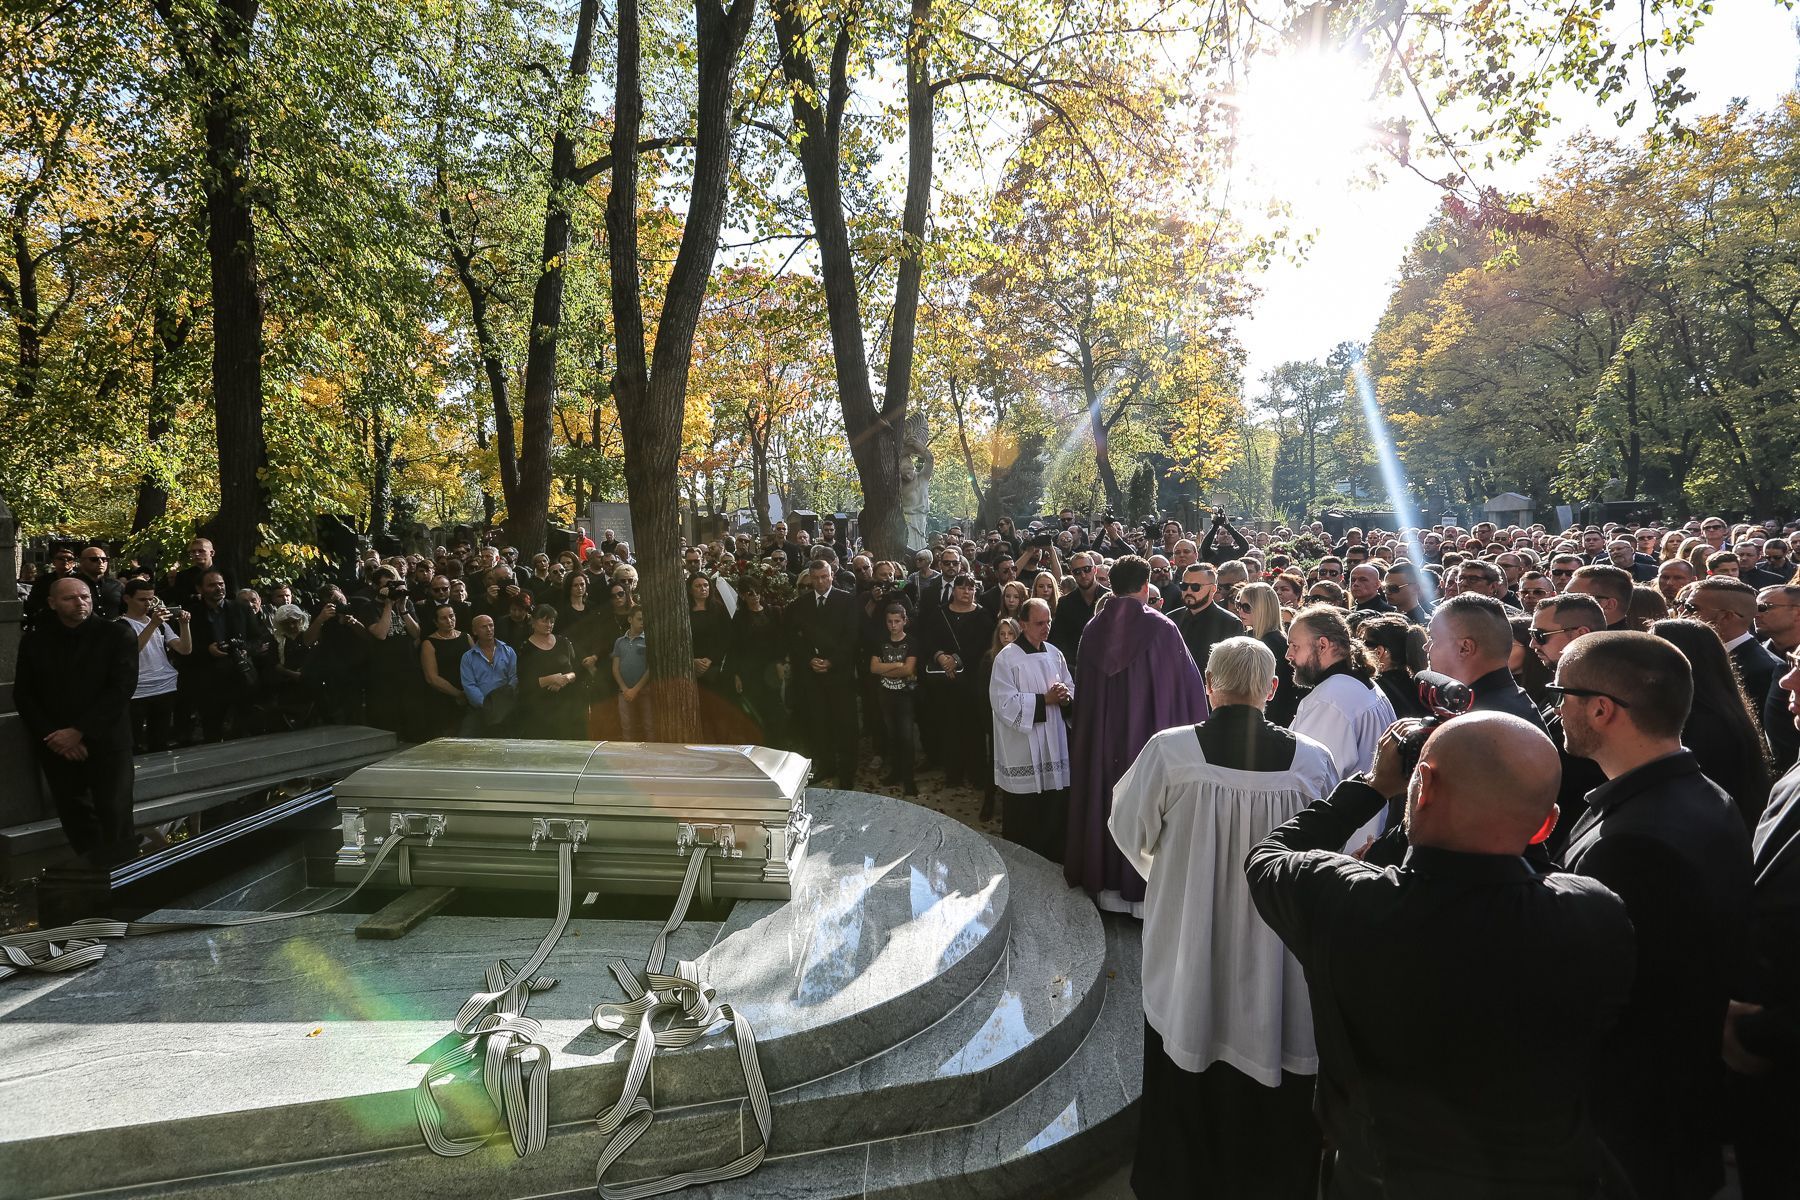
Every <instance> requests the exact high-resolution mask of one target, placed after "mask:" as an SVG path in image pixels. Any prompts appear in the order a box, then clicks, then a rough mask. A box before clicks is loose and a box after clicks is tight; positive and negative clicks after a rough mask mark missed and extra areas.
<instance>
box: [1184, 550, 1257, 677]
mask: <svg viewBox="0 0 1800 1200" xmlns="http://www.w3.org/2000/svg"><path fill="white" fill-rule="evenodd" d="M1180 588H1181V607H1179V608H1176V609H1172V610H1170V611H1169V614H1168V615H1169V616H1170V617H1171V618H1172V619H1173V620H1174V622H1175V628H1177V629H1179V630H1181V640H1182V641H1183V642H1185V643H1187V648H1188V653H1189V654H1191V655H1193V656H1194V665H1195V666H1196V667H1199V668H1200V669H1201V670H1202V672H1204V670H1205V664H1206V660H1207V659H1208V658H1209V657H1210V656H1211V655H1212V648H1213V647H1214V646H1216V645H1218V644H1219V643H1220V642H1222V641H1224V640H1225V639H1226V638H1234V637H1242V636H1243V634H1244V623H1243V622H1242V621H1240V620H1238V618H1237V617H1236V616H1234V615H1233V614H1231V613H1229V612H1227V611H1226V610H1225V608H1224V606H1223V605H1220V604H1219V603H1217V601H1218V598H1219V575H1218V572H1217V571H1216V570H1215V569H1214V568H1213V567H1212V566H1211V564H1209V563H1195V564H1194V565H1192V566H1190V567H1188V568H1187V569H1186V570H1185V571H1183V572H1182V573H1181V584H1180Z"/></svg>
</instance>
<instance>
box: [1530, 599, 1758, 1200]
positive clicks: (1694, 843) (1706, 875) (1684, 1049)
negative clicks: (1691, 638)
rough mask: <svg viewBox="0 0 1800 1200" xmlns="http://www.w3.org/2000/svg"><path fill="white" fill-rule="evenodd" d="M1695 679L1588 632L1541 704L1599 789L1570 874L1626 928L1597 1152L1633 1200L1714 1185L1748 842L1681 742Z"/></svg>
mask: <svg viewBox="0 0 1800 1200" xmlns="http://www.w3.org/2000/svg"><path fill="white" fill-rule="evenodd" d="M1693 692H1694V683H1693V672H1692V669H1691V668H1690V667H1689V665H1688V661H1687V659H1686V658H1684V657H1683V656H1682V654H1681V652H1680V651H1679V650H1677V649H1676V648H1675V647H1674V646H1672V645H1670V644H1669V643H1668V642H1666V641H1664V640H1662V639H1661V638H1658V637H1655V636H1653V635H1651V634H1646V633H1633V632H1601V633H1594V634H1589V635H1588V636H1586V637H1583V638H1581V639H1579V640H1578V641H1576V642H1575V644H1574V645H1572V646H1570V647H1569V648H1568V649H1567V650H1566V651H1565V652H1564V653H1563V656H1562V659H1561V661H1560V662H1559V663H1558V665H1557V672H1556V683H1555V684H1553V685H1551V686H1550V688H1549V693H1550V697H1551V703H1552V704H1554V705H1556V706H1557V707H1558V709H1559V711H1560V712H1561V714H1562V719H1563V728H1564V731H1565V734H1566V736H1567V738H1568V750H1569V753H1571V754H1576V755H1580V756H1582V757H1585V758H1591V759H1593V760H1594V761H1595V762H1596V763H1598V764H1599V766H1600V769H1601V770H1602V771H1603V772H1605V774H1606V779H1607V782H1606V783H1604V784H1602V785H1601V786H1600V787H1598V788H1595V789H1594V791H1593V792H1591V793H1590V794H1589V796H1588V811H1587V812H1586V813H1585V814H1584V815H1583V816H1582V818H1581V820H1580V821H1579V822H1578V823H1577V824H1576V825H1575V828H1574V829H1573V830H1572V831H1571V834H1570V837H1569V846H1568V851H1567V853H1566V855H1565V859H1564V861H1565V863H1566V864H1567V867H1568V869H1569V870H1570V871H1572V872H1574V873H1575V874H1578V875H1587V876H1590V877H1591V878H1594V879H1598V880H1599V881H1600V882H1601V883H1604V884H1605V885H1606V886H1607V887H1609V888H1611V889H1612V890H1613V891H1614V892H1616V893H1617V894H1618V895H1619V897H1620V898H1621V899H1622V900H1624V901H1625V906H1626V908H1627V909H1629V910H1630V913H1631V922H1632V924H1633V925H1634V926H1635V927H1636V929H1637V963H1638V969H1637V978H1636V980H1635V981H1634V983H1633V985H1632V991H1631V999H1630V1001H1629V1002H1628V1003H1627V1005H1626V1008H1625V1012H1624V1014H1623V1017H1622V1019H1621V1021H1620V1023H1619V1026H1618V1028H1617V1029H1616V1030H1615V1031H1614V1032H1613V1034H1612V1035H1611V1036H1610V1037H1609V1038H1608V1039H1607V1040H1606V1041H1605V1042H1604V1043H1603V1044H1602V1047H1601V1051H1600V1055H1599V1057H1598V1059H1597V1061H1596V1064H1595V1070H1594V1073H1593V1078H1594V1120H1595V1124H1596V1125H1597V1127H1598V1128H1599V1131H1600V1138H1601V1141H1602V1142H1604V1143H1605V1144H1606V1147H1607V1149H1608V1150H1610V1151H1611V1152H1612V1156H1613V1158H1614V1159H1615V1160H1617V1161H1618V1163H1619V1164H1620V1165H1621V1166H1622V1167H1623V1168H1624V1170H1625V1173H1626V1175H1627V1176H1629V1178H1630V1180H1631V1183H1632V1185H1633V1187H1635V1188H1636V1190H1637V1194H1638V1195H1639V1196H1655V1197H1670V1198H1672V1200H1677V1198H1678V1200H1690V1198H1691V1200H1701V1198H1703V1197H1710V1196H1712V1195H1713V1194H1714V1193H1715V1192H1717V1191H1718V1190H1719V1188H1720V1187H1721V1186H1722V1185H1723V1184H1724V1182H1725V1172H1724V1164H1723V1156H1722V1154H1721V1147H1720V1141H1719V1136H1718V1133H1717V1130H1718V1128H1719V1121H1718V1114H1719V1112H1720V1110H1721V1107H1722V1105H1723V1101H1724V1095H1723V1087H1722V1085H1723V1082H1724V1079H1723V1073H1722V1070H1721V1063H1720V1031H1721V1029H1722V1028H1723V1026H1724V1021H1725V1015H1726V1005H1727V1002H1728V1000H1729V999H1730V997H1731V995H1732V989H1733V988H1734V987H1735V986H1737V984H1738V983H1739V982H1740V981H1741V980H1742V978H1743V972H1744V969H1745V967H1746V965H1747V955H1746V946H1745V941H1744V932H1745V923H1746V920H1747V918H1748V916H1749V909H1750V894H1751V857H1750V839H1749V835H1748V833H1747V832H1746V831H1745V829H1744V822H1743V819H1742V818H1741V817H1740V816H1739V815H1738V810H1737V806H1736V805H1735V804H1733V803H1732V801H1731V797H1730V796H1728V795H1726V794H1725V792H1724V791H1723V790H1722V789H1721V788H1720V787H1719V786H1718V785H1717V784H1715V783H1713V782H1712V781H1711V780H1709V779H1707V778H1706V776H1705V775H1703V774H1702V773H1701V771H1700V766H1699V763H1698V762H1696V761H1695V759H1694V755H1693V752H1692V751H1690V750H1687V749H1685V748H1683V746H1682V744H1681V731H1682V727H1683V725H1684V724H1685V723H1686V721H1687V716H1688V709H1689V706H1690V705H1691V703H1692V701H1693Z"/></svg>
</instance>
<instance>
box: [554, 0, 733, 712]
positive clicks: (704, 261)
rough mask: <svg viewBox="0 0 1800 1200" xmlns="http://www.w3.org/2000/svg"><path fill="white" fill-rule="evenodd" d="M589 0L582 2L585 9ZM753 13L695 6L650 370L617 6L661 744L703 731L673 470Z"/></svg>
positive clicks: (642, 572) (628, 21) (625, 419)
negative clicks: (678, 203)
mask: <svg viewBox="0 0 1800 1200" xmlns="http://www.w3.org/2000/svg"><path fill="white" fill-rule="evenodd" d="M594 2H595V0H583V11H584V13H585V12H587V11H588V10H589V8H590V6H592V5H593V4H594ZM754 11H755V2H754V0H733V3H732V5H731V7H730V8H729V9H722V8H720V7H719V5H718V4H717V3H716V2H715V0H695V3H694V18H695V32H696V34H697V35H698V37H697V42H698V45H697V50H698V76H699V88H698V102H697V105H696V120H697V131H696V132H697V137H696V139H695V147H694V178H693V184H692V187H691V189H690V191H689V196H688V209H687V220H686V221H685V222H684V223H683V226H682V230H681V247H680V249H679V250H678V251H677V252H676V255H675V266H674V269H673V270H672V271H671V272H670V274H669V286H668V288H667V290H666V292H665V293H664V298H663V305H662V311H661V314H660V315H659V317H658V319H657V328H656V344H655V351H654V357H653V359H652V360H650V361H654V362H655V363H656V374H655V375H654V376H652V375H651V374H650V373H649V369H648V365H649V364H648V361H647V360H646V356H645V349H646V346H645V340H644V338H645V328H644V312H643V302H642V280H641V277H640V266H639V262H638V215H637V183H638V172H637V148H638V134H639V131H640V129H641V127H642V124H643V108H644V99H643V93H642V77H641V69H640V64H639V56H640V53H641V49H640V47H641V38H642V34H641V32H640V27H639V18H638V8H637V0H625V2H624V3H621V4H620V5H619V11H618V35H619V56H618V70H617V79H616V84H615V92H614V118H613V121H614V123H613V141H612V193H611V194H610V195H609V196H608V197H607V199H606V232H607V263H608V267H609V270H610V276H611V283H612V305H613V332H614V337H615V338H616V340H617V343H618V360H619V370H618V376H617V379H616V382H615V388H616V393H617V396H618V404H619V427H620V432H621V435H622V440H623V443H624V448H625V454H624V458H625V484H626V489H627V492H628V494H629V497H630V500H631V516H632V527H633V529H634V530H635V531H636V533H637V546H636V547H635V549H636V551H637V558H638V578H639V581H640V585H641V588H642V591H643V596H644V600H645V605H644V608H645V612H646V615H647V621H646V630H645V631H646V633H647V634H648V635H649V637H648V642H649V659H650V662H649V666H650V695H651V698H652V712H653V714H654V719H655V728H656V736H657V739H658V740H661V741H676V742H679V741H692V740H694V739H696V738H697V737H698V736H699V735H700V732H701V731H700V708H699V700H698V696H697V695H696V692H697V689H696V688H695V685H694V660H693V637H692V631H691V629H690V627H689V624H688V605H687V602H686V598H685V592H684V581H683V578H682V569H681V555H680V548H679V540H680V532H679V530H680V503H681V497H680V490H679V485H678V483H677V476H676V467H677V465H678V462H679V459H680V452H681V425H682V415H683V411H684V409H685V406H686V398H687V380H688V371H689V368H690V367H691V366H692V363H693V354H694V331H695V329H696V328H697V327H698V326H699V323H700V306H701V303H702V301H703V300H704V299H705V297H706V284H707V279H708V276H709V275H710V274H711V272H712V262H713V258H714V257H715V256H716V255H717V253H718V249H719V230H720V227H721V226H722V225H723V223H724V217H725V200H726V192H727V188H728V186H729V176H728V171H729V167H730V165H731V84H732V75H733V74H734V72H735V71H736V68H737V60H738V55H739V53H740V52H741V51H742V49H743V45H744V38H745V36H746V35H747V34H748V33H749V29H750V17H751V14H752V13H753V12H754Z"/></svg>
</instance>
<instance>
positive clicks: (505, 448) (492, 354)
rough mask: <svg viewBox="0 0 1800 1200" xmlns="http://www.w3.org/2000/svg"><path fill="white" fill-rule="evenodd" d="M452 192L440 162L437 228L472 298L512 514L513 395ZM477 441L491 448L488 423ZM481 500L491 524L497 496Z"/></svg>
mask: <svg viewBox="0 0 1800 1200" xmlns="http://www.w3.org/2000/svg"><path fill="white" fill-rule="evenodd" d="M449 194H450V192H449V182H448V180H447V179H446V177H445V174H444V167H443V164H442V163H441V162H440V163H439V164H438V228H439V229H440V230H442V232H443V235H444V249H445V250H446V252H448V254H449V255H450V262H451V265H453V266H454V267H455V268H456V278H457V280H458V282H460V283H461V284H462V287H463V293H464V294H465V295H467V296H468V298H469V320H470V322H471V324H472V325H473V326H474V328H475V345H476V354H477V356H478V357H479V358H480V359H481V370H482V374H484V375H485V376H486V377H487V384H488V396H489V397H490V399H491V400H492V402H493V406H494V438H495V444H496V451H495V453H496V455H497V457H498V458H499V460H500V494H501V496H502V497H503V498H504V499H505V500H506V511H507V512H508V513H511V512H512V511H513V510H514V508H515V506H517V505H518V504H519V503H520V499H519V456H518V451H517V449H516V447H515V446H514V444H513V415H512V397H511V395H510V393H509V390H508V385H507V380H506V364H505V363H504V362H503V361H501V358H500V342H499V339H498V338H496V337H495V336H494V323H493V318H492V317H491V316H490V315H489V313H488V288H487V285H486V284H484V283H482V282H481V280H480V279H479V278H478V277H477V276H476V274H475V257H474V254H473V253H472V252H471V251H470V250H468V249H467V248H466V247H464V246H463V245H462V244H461V242H459V241H458V240H457V238H456V226H455V225H454V224H453V223H452V222H451V219H450V205H449V200H448V197H449ZM477 444H478V445H479V446H480V447H481V448H482V449H483V450H486V449H487V448H488V441H487V426H486V425H485V424H483V425H482V426H481V427H480V430H479V436H478V439H477ZM482 499H483V507H484V509H485V510H486V512H487V520H488V522H489V523H490V524H491V523H492V522H493V519H494V498H493V497H492V496H490V495H488V493H487V490H486V489H485V488H484V489H482Z"/></svg>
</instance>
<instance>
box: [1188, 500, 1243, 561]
mask: <svg viewBox="0 0 1800 1200" xmlns="http://www.w3.org/2000/svg"><path fill="white" fill-rule="evenodd" d="M1221 536H1223V537H1225V538H1226V539H1227V540H1228V541H1230V543H1231V545H1230V546H1229V547H1221V546H1220V545H1219V544H1218V543H1219V538H1220V537H1221ZM1248 553H1250V543H1249V542H1247V541H1245V540H1244V535H1243V534H1241V533H1239V532H1238V531H1237V530H1235V529H1233V528H1232V527H1231V521H1230V520H1229V519H1228V518H1227V517H1226V516H1225V510H1224V509H1222V508H1215V509H1213V514H1212V528H1211V529H1208V530H1207V531H1206V537H1205V539H1204V540H1202V541H1201V543H1200V558H1201V560H1202V561H1204V562H1209V563H1211V564H1212V565H1213V566H1215V567H1216V566H1218V565H1219V564H1220V563H1223V562H1230V561H1231V560H1232V559H1234V558H1242V557H1244V555H1246V554H1248Z"/></svg>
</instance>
